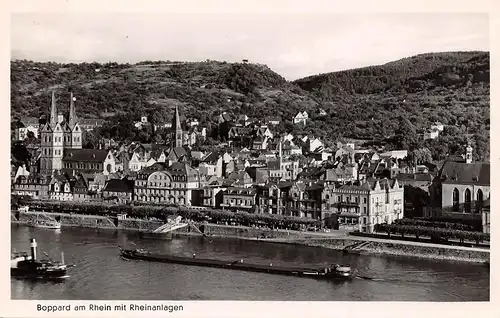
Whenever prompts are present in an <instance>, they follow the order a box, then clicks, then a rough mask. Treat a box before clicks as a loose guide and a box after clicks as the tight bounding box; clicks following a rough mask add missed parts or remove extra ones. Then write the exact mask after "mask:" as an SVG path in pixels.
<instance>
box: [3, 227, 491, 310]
mask: <svg viewBox="0 0 500 318" xmlns="http://www.w3.org/2000/svg"><path fill="white" fill-rule="evenodd" d="M32 237H33V238H35V239H36V240H37V241H38V247H39V249H40V252H39V255H42V254H41V253H42V252H46V253H47V254H48V255H50V257H51V258H53V259H58V258H59V257H60V253H61V251H63V252H64V255H65V260H66V262H67V263H68V264H73V263H75V264H77V266H76V267H75V268H72V269H70V272H69V273H70V276H71V277H69V278H68V279H66V280H65V281H64V282H38V281H36V282H33V281H24V280H18V279H11V287H12V298H13V299H90V300H92V299H116V300H134V299H139V300H161V299H172V300H196V299H199V300H347V301H352V300H363V301H367V300H369V301H376V300H391V301H398V300H404V301H467V300H475V301H487V300H489V268H488V267H484V266H481V265H476V264H467V263H453V262H445V261H432V260H420V259H409V258H395V257H379V256H361V255H343V254H342V253H341V252H338V251H333V250H327V249H322V248H311V247H302V246H295V245H285V244H270V243H263V242H258V241H244V240H228V239H213V240H212V242H209V241H207V240H206V239H203V238H201V237H183V238H174V239H173V240H156V241H155V240H151V239H143V238H140V237H139V235H138V234H137V233H133V232H128V233H126V232H112V231H105V230H100V231H99V230H91V229H71V228H70V229H67V228H63V229H62V230H61V231H60V232H59V233H56V232H55V231H53V230H45V229H36V228H29V227H24V226H18V225H13V226H12V247H13V248H16V249H17V251H24V250H28V249H29V239H30V238H32ZM118 246H123V247H128V248H131V247H136V248H146V249H149V250H152V251H157V252H164V253H171V254H175V255H182V256H191V255H192V254H193V253H196V255H197V256H198V257H200V258H217V259H224V260H230V261H232V260H238V259H245V260H251V262H252V263H260V264H268V263H270V262H272V263H273V264H276V265H278V264H280V265H288V266H318V265H326V264H332V263H345V264H350V265H351V266H352V268H353V270H354V271H355V272H356V273H357V274H358V275H361V276H366V277H369V278H372V279H370V280H366V279H353V280H351V281H322V280H315V279H309V278H298V277H288V276H279V275H271V274H265V273H252V272H240V271H233V270H225V269H218V268H205V267H191V266H185V265H178V264H165V263H149V262H140V261H125V260H123V259H122V258H121V257H119V250H118V248H117V247H118Z"/></svg>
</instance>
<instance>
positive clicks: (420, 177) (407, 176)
mask: <svg viewBox="0 0 500 318" xmlns="http://www.w3.org/2000/svg"><path fill="white" fill-rule="evenodd" d="M396 179H398V180H402V181H421V182H431V181H432V179H433V178H432V175H431V174H430V173H400V174H398V175H397V176H396Z"/></svg>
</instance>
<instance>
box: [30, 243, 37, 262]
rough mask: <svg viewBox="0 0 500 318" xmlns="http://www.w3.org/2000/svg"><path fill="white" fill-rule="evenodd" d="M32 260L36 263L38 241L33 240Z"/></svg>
mask: <svg viewBox="0 0 500 318" xmlns="http://www.w3.org/2000/svg"><path fill="white" fill-rule="evenodd" d="M31 260H32V261H36V240H35V239H31Z"/></svg>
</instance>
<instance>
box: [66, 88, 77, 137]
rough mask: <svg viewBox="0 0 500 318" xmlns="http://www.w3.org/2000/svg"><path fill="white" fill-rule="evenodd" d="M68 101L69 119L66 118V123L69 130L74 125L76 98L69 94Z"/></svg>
mask: <svg viewBox="0 0 500 318" xmlns="http://www.w3.org/2000/svg"><path fill="white" fill-rule="evenodd" d="M69 98H70V101H69V118H68V123H69V126H70V127H71V128H73V126H74V125H75V124H76V110H75V100H76V98H74V97H73V92H71V94H70V97H69Z"/></svg>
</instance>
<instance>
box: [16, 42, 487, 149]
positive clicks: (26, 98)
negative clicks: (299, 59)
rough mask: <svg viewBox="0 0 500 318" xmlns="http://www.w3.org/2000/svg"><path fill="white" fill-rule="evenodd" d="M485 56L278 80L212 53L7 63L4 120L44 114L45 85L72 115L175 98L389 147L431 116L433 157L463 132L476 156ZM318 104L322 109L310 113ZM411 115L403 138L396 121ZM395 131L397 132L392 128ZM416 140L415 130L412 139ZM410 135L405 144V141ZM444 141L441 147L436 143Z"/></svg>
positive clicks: (186, 108) (130, 112) (425, 58)
mask: <svg viewBox="0 0 500 318" xmlns="http://www.w3.org/2000/svg"><path fill="white" fill-rule="evenodd" d="M489 86H490V85H489V54H488V53H486V52H452V53H429V54H423V55H418V56H415V57H410V58H405V59H402V60H398V61H395V62H391V63H387V64H385V65H380V66H373V67H366V68H360V69H355V70H347V71H342V72H334V73H328V74H321V75H315V76H310V77H307V78H303V79H300V80H297V81H294V82H288V81H286V80H285V79H284V78H283V77H282V76H280V75H279V74H276V73H275V72H273V71H272V70H271V69H269V68H268V67H267V66H264V65H260V64H251V63H225V62H216V61H206V62H196V63H183V62H168V61H162V62H159V61H146V62H141V63H138V64H117V63H106V64H98V63H82V64H58V63H37V62H31V61H13V62H12V63H11V93H12V94H11V101H12V108H11V111H12V118H13V119H15V118H20V117H22V116H39V115H40V114H42V113H44V114H47V113H48V111H49V106H50V95H51V91H52V90H55V92H56V95H57V98H58V104H59V105H62V106H63V107H68V106H67V105H68V103H69V91H70V90H72V91H73V93H74V94H75V96H76V97H77V111H78V113H79V115H80V116H85V117H99V114H100V112H102V111H104V110H108V111H115V112H117V113H122V114H125V115H126V116H124V117H127V118H129V119H138V118H139V117H140V116H143V115H148V116H150V118H151V119H152V120H153V121H164V120H169V119H170V118H171V116H172V110H173V107H174V106H175V105H179V106H180V107H179V108H180V111H181V113H182V114H184V116H195V117H198V118H199V119H200V120H201V122H202V124H206V125H208V126H210V125H211V124H214V123H215V121H214V117H216V116H217V115H218V114H219V113H220V112H221V111H229V112H232V113H236V114H238V113H245V114H247V115H249V116H251V117H256V118H259V119H264V118H267V117H270V116H278V117H281V119H282V121H283V123H282V124H281V126H280V129H281V130H292V131H294V132H295V133H313V134H315V135H316V136H319V137H328V139H330V140H334V139H336V138H337V137H357V138H363V139H366V138H369V139H385V140H386V142H388V143H392V144H394V147H399V146H407V147H410V148H412V147H422V146H424V145H422V144H419V143H416V144H414V143H412V142H411V140H412V138H413V136H412V134H413V133H414V132H413V130H415V131H419V130H423V129H426V128H429V127H430V124H431V123H432V122H434V121H441V122H442V123H444V124H445V125H447V126H448V129H447V131H445V133H444V134H442V140H441V141H440V142H439V143H437V141H436V142H435V144H432V145H426V146H428V147H431V148H432V150H433V151H434V152H435V154H436V156H438V155H444V154H445V153H461V152H462V151H463V147H464V146H465V130H466V129H467V130H468V132H469V133H470V134H471V137H472V139H473V141H474V146H475V149H476V151H477V153H476V156H477V158H486V157H487V156H488V153H487V148H488V147H487V146H488V142H489ZM319 108H323V109H324V110H325V111H326V112H327V114H328V115H327V116H325V117H319V118H316V114H317V112H318V109H319ZM304 110H305V111H307V112H308V113H309V114H310V115H311V116H312V117H313V120H312V121H311V124H310V125H308V126H307V127H305V128H299V127H293V125H291V119H292V117H293V116H294V115H295V114H296V113H297V112H298V111H304ZM402 120H403V121H406V122H410V123H411V124H412V125H413V127H412V129H411V130H412V132H411V133H410V134H408V135H409V137H408V138H409V140H406V141H404V140H403V141H398V142H396V141H395V139H397V138H392V139H390V138H391V137H398V136H400V135H401V134H405V133H406V132H405V131H402V130H401V126H403V127H406V126H407V125H401V121H402ZM398 134H399V135H398ZM415 139H417V138H415ZM405 142H406V143H409V144H408V145H406V144H405ZM442 144H445V146H440V145H442Z"/></svg>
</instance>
